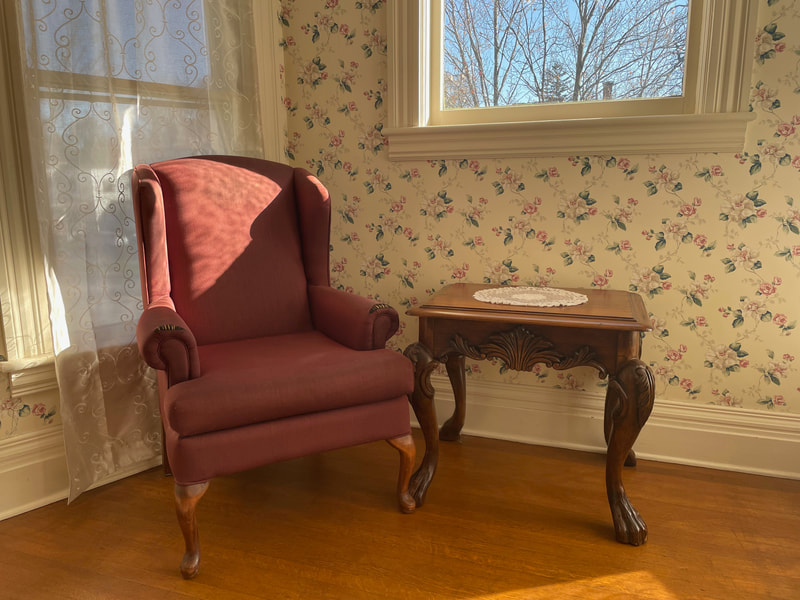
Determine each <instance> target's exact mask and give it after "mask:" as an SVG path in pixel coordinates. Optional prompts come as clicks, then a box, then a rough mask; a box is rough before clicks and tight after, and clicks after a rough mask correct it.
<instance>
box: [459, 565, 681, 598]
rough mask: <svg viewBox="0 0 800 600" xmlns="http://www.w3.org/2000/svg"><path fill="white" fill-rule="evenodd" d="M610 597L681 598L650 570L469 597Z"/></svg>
mask: <svg viewBox="0 0 800 600" xmlns="http://www.w3.org/2000/svg"><path fill="white" fill-rule="evenodd" d="M553 598H558V599H559V600H608V599H610V598H636V599H637V600H646V599H651V600H679V598H678V596H676V595H674V594H672V593H671V592H670V591H669V590H667V589H666V588H665V587H664V585H663V584H662V583H661V582H660V581H658V579H657V578H656V577H654V576H653V575H651V574H650V573H648V572H647V571H635V572H633V573H623V574H621V575H607V576H605V577H595V578H592V579H580V580H578V581H566V582H564V583H554V584H552V585H545V586H541V587H535V588H528V589H525V590H513V591H509V592H501V593H499V594H490V595H488V596H474V597H472V598H471V599H470V600H539V599H542V600H545V599H547V600H552V599H553Z"/></svg>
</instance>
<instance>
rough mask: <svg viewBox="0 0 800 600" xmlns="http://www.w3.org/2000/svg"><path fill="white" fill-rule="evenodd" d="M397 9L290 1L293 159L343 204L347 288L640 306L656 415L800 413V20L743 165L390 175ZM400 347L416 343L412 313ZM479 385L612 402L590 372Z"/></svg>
mask: <svg viewBox="0 0 800 600" xmlns="http://www.w3.org/2000/svg"><path fill="white" fill-rule="evenodd" d="M386 13H387V3H386V2H385V1H380V0H377V1H375V0H373V1H367V0H364V1H361V0H315V1H308V2H306V1H304V2H299V1H295V0H283V2H282V3H281V14H280V20H281V23H282V25H283V33H284V37H283V40H282V41H281V45H282V46H283V49H284V59H285V65H284V71H283V73H284V84H285V93H284V106H285V107H286V111H287V120H288V131H287V133H286V135H287V138H286V148H285V152H286V158H287V160H289V161H290V162H292V163H293V164H295V165H297V166H303V167H305V168H307V169H309V170H310V171H311V172H312V173H315V174H316V175H317V176H318V177H319V178H320V179H321V180H322V182H323V183H324V184H325V185H326V186H328V188H329V189H330V191H331V196H332V201H333V211H334V221H333V230H332V240H331V241H332V258H331V267H332V280H333V283H334V285H335V286H337V287H339V288H341V289H346V290H352V291H355V292H358V293H361V294H366V295H369V296H372V297H374V298H377V299H380V300H381V301H384V302H388V303H390V304H392V305H394V306H395V307H396V308H397V309H398V310H399V311H400V312H401V314H402V313H403V312H404V311H405V309H407V308H409V307H411V306H413V305H415V304H417V303H419V302H422V301H423V300H424V299H425V298H426V297H427V296H428V295H429V294H430V293H432V292H433V291H435V290H437V289H440V288H441V287H442V286H444V285H446V284H448V283H452V282H458V281H470V282H487V283H495V284H498V285H500V284H528V285H530V284H533V285H548V286H553V287H587V288H591V287H595V288H607V289H623V290H631V291H634V292H637V293H639V294H641V295H642V297H643V298H644V300H645V303H646V305H647V308H648V311H649V313H650V317H651V321H652V326H653V330H652V332H650V333H648V334H646V337H645V340H644V353H643V359H644V360H646V361H647V362H648V363H649V364H650V365H651V366H652V368H653V371H654V373H655V376H656V381H657V390H656V396H657V400H658V399H659V398H661V399H670V400H674V401H682V402H686V403H696V404H716V405H722V406H728V407H737V408H739V407H741V408H747V409H761V410H769V411H773V412H795V413H797V412H800V392H799V391H798V388H800V369H798V364H799V363H800V345H798V341H797V340H798V337H797V332H796V327H797V322H798V319H800V310H798V304H797V302H796V298H797V297H798V295H800V185H798V184H800V130H799V128H800V6H798V5H797V4H796V3H794V2H791V1H789V0H763V1H762V2H761V3H760V4H759V16H758V25H759V27H758V31H755V32H754V33H753V35H755V36H756V46H755V54H754V56H753V71H752V88H751V97H750V103H751V108H752V111H753V112H754V113H755V119H754V121H752V122H751V124H750V125H749V128H748V139H747V143H746V147H745V148H744V149H743V151H742V152H741V153H738V154H685V155H682V154H663V155H659V154H650V155H638V156H634V155H626V156H579V155H576V156H571V157H552V158H547V157H537V158H530V159H499V160H496V159H491V160H483V159H482V158H481V157H471V156H465V157H464V158H463V159H462V160H434V161H390V160H389V158H388V154H387V147H388V144H389V143H390V140H389V139H387V137H386V136H385V135H384V133H383V129H384V125H385V124H386V123H387V120H388V119H387V101H388V93H389V92H388V89H387V77H388V67H387V36H386V26H387V25H386V23H387V21H386V19H387V14H386ZM401 320H402V324H401V330H400V332H399V333H398V335H397V336H396V337H395V338H394V339H393V340H392V342H391V344H392V346H393V347H394V348H396V349H398V350H400V349H402V348H404V347H405V346H406V345H407V344H409V343H411V342H412V341H414V339H415V337H416V322H415V320H414V319H412V318H410V317H405V316H404V315H403V316H402V317H401ZM468 370H469V373H470V375H471V376H473V377H480V378H483V379H485V380H488V381H493V380H496V381H504V382H520V383H528V384H534V385H542V386H551V387H555V388H570V389H579V390H580V389H585V390H592V389H595V388H597V387H602V386H603V385H604V381H601V380H598V379H597V377H596V375H595V373H594V372H593V371H589V370H585V371H584V370H580V369H576V370H573V371H568V372H555V371H549V370H548V369H546V368H537V369H536V370H535V371H534V372H533V373H517V372H512V371H506V370H505V369H504V368H503V367H502V365H500V364H494V365H492V364H491V363H475V364H470V365H469V366H468Z"/></svg>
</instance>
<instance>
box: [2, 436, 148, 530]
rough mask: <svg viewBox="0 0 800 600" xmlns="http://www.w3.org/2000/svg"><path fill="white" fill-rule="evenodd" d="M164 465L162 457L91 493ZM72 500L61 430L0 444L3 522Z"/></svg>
mask: <svg viewBox="0 0 800 600" xmlns="http://www.w3.org/2000/svg"><path fill="white" fill-rule="evenodd" d="M160 464H161V457H160V456H158V457H156V458H154V459H151V460H149V461H146V462H143V463H137V464H136V465H132V466H131V467H129V468H127V469H124V470H121V471H117V472H115V473H113V474H112V475H110V476H109V477H107V478H105V479H103V480H102V481H98V482H96V483H95V484H93V485H92V486H91V487H90V488H89V489H94V488H96V487H99V486H101V485H105V484H107V483H111V482H113V481H117V480H119V479H122V478H124V477H128V476H130V475H134V474H136V473H139V472H140V471H144V470H146V469H150V468H152V467H155V466H157V465H160ZM68 496H69V474H68V472H67V459H66V454H65V451H64V433H63V431H62V428H61V427H60V426H54V427H49V428H47V429H45V430H42V431H41V432H36V433H30V434H25V435H20V436H16V437H13V438H10V439H8V440H5V441H3V442H2V443H0V521H2V520H3V519H7V518H9V517H13V516H16V515H19V514H22V513H24V512H27V511H29V510H34V509H36V508H40V507H42V506H46V505H47V504H51V503H53V502H58V501H59V500H64V499H66V498H67V497H68Z"/></svg>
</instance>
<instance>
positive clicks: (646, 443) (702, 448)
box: [431, 376, 800, 479]
mask: <svg viewBox="0 0 800 600" xmlns="http://www.w3.org/2000/svg"><path fill="white" fill-rule="evenodd" d="M431 382H432V383H433V385H434V387H435V388H436V413H437V415H438V416H439V423H440V425H441V423H443V422H444V421H445V420H446V419H447V418H448V417H449V416H450V415H451V414H452V412H453V406H454V400H453V392H452V389H451V387H450V382H449V381H448V379H447V378H446V377H443V376H433V377H432V378H431ZM604 401H605V396H604V394H598V393H592V392H579V391H572V390H558V389H553V388H545V387H538V386H532V385H518V384H507V383H490V382H482V381H472V380H469V379H468V381H467V418H466V423H465V425H464V429H463V433H465V434H469V435H476V436H480V437H490V438H496V439H503V440H511V441H516V442H524V443H528V444H539V445H543V446H555V447H559V448H570V449H574V450H586V451H590V452H604V451H605V441H604V439H603V407H604ZM634 449H635V450H636V455H637V456H639V457H641V458H644V459H651V460H657V461H662V462H671V463H678V464H686V465H694V466H701V467H709V468H714V469H722V470H726V471H741V472H745V473H755V474H759V475H770V476H773V477H784V478H790V479H800V461H798V460H797V457H798V456H800V415H794V414H787V413H777V414H776V413H770V412H766V411H755V410H745V409H736V408H726V407H720V406H714V405H697V404H688V403H681V402H675V401H670V400H659V399H658V398H656V402H655V406H654V408H653V413H652V415H651V416H650V419H649V420H648V422H647V424H646V425H645V427H644V429H642V433H641V434H640V435H639V439H638V440H637V441H636V444H635V446H634Z"/></svg>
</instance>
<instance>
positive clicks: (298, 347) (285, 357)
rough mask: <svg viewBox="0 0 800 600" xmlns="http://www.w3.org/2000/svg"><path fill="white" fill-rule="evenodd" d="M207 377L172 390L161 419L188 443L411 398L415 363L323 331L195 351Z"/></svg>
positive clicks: (392, 353)
mask: <svg viewBox="0 0 800 600" xmlns="http://www.w3.org/2000/svg"><path fill="white" fill-rule="evenodd" d="M198 351H199V355H200V368H201V373H202V375H201V376H200V377H198V378H197V379H192V380H189V381H184V382H182V383H179V384H177V385H174V386H172V387H170V388H169V389H168V390H167V393H166V395H165V398H164V404H163V406H162V415H163V418H165V419H166V420H167V421H168V424H169V426H170V427H171V428H172V429H173V430H175V432H176V433H178V435H181V436H191V435H198V434H203V433H209V432H212V431H219V430H223V429H231V428H234V427H242V426H245V425H252V424H255V423H262V422H266V421H274V420H277V419H283V418H286V417H294V416H298V415H303V414H308V413H315V412H320V411H326V410H334V409H338V408H344V407H348V406H356V405H361V404H370V403H373V402H382V401H385V400H391V399H394V398H397V397H401V396H404V395H406V394H409V393H411V391H412V390H413V387H414V376H413V371H412V366H411V362H410V361H409V360H408V359H407V358H405V357H404V356H402V355H401V354H399V353H397V352H394V351H392V350H385V349H381V350H352V349H350V348H347V347H346V346H342V345H341V344H339V343H337V342H335V341H333V340H332V339H330V338H328V337H326V336H325V335H324V334H322V333H320V332H318V331H308V332H303V333H296V334H289V335H280V336H271V337H263V338H256V339H249V340H241V341H236V342H225V343H221V344H211V345H207V346H200V347H198Z"/></svg>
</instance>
